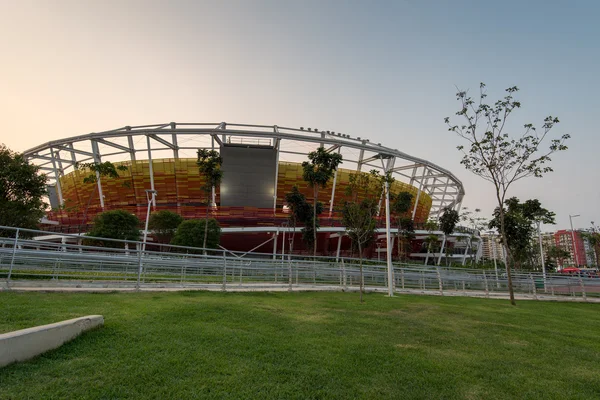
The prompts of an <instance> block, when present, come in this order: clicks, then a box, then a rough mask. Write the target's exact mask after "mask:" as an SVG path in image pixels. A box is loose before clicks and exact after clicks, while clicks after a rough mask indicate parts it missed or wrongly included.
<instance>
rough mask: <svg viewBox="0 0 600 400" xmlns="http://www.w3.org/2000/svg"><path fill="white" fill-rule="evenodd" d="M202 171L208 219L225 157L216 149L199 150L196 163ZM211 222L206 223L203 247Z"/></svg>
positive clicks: (204, 246)
mask: <svg viewBox="0 0 600 400" xmlns="http://www.w3.org/2000/svg"><path fill="white" fill-rule="evenodd" d="M196 164H197V165H198V169H199V171H200V175H202V177H203V178H204V186H203V189H204V193H206V220H207V221H208V216H209V212H210V207H211V204H210V203H211V194H212V190H213V188H214V187H217V186H219V184H220V183H221V179H222V178H223V171H222V170H221V165H222V164H223V158H222V157H221V155H220V154H219V153H218V152H217V151H215V150H206V149H200V150H198V161H197V163H196ZM209 225H210V223H207V224H204V240H203V242H202V247H203V248H206V245H207V242H206V241H207V238H208V228H209Z"/></svg>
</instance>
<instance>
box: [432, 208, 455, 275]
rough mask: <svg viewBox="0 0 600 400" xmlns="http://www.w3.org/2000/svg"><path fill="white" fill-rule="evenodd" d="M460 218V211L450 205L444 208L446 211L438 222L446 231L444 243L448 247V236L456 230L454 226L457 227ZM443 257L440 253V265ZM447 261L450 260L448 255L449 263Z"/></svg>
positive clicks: (443, 230)
mask: <svg viewBox="0 0 600 400" xmlns="http://www.w3.org/2000/svg"><path fill="white" fill-rule="evenodd" d="M459 220H460V216H459V215H458V211H456V210H453V209H451V208H448V207H445V208H444V212H443V213H442V215H441V217H440V219H439V221H438V222H439V225H440V230H441V231H442V232H444V244H445V245H446V248H448V245H447V237H448V235H451V234H452V232H454V228H456V224H457V223H458V221H459ZM442 246H443V245H442ZM440 253H443V249H441V250H440ZM441 259H442V256H441V254H440V258H439V259H438V263H437V264H438V265H439V264H440V261H441ZM447 261H448V257H446V263H447Z"/></svg>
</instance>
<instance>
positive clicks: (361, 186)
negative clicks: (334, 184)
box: [342, 170, 385, 303]
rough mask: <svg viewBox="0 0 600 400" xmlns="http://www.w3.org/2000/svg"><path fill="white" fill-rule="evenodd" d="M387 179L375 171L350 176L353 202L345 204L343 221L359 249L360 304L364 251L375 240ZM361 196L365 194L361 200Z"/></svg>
mask: <svg viewBox="0 0 600 400" xmlns="http://www.w3.org/2000/svg"><path fill="white" fill-rule="evenodd" d="M384 179H385V177H383V176H381V175H379V172H377V171H375V170H373V171H371V172H369V173H364V172H363V173H356V174H352V175H350V180H349V184H348V187H347V188H346V195H347V196H350V197H351V199H352V200H350V201H346V202H344V205H343V208H342V220H343V223H344V226H345V227H346V232H347V233H348V236H349V237H350V239H351V240H352V242H353V243H354V244H356V246H357V247H358V258H359V260H360V261H359V268H360V302H361V303H362V302H363V292H364V276H363V254H362V253H363V249H364V248H365V247H366V246H367V245H368V244H369V243H370V242H371V241H372V240H373V237H374V235H375V228H376V226H377V221H376V220H375V216H376V215H377V209H378V199H379V197H380V195H381V192H382V189H383V183H384V181H383V180H384ZM359 194H363V196H361V197H363V198H362V199H359Z"/></svg>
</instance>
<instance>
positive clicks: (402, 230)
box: [390, 192, 415, 259]
mask: <svg viewBox="0 0 600 400" xmlns="http://www.w3.org/2000/svg"><path fill="white" fill-rule="evenodd" d="M391 197H392V199H391V200H392V204H391V207H390V208H391V210H390V211H391V212H392V214H393V215H394V216H395V217H396V224H397V225H398V233H397V235H396V239H397V242H398V244H397V246H398V259H400V257H401V249H402V248H403V247H404V246H405V241H406V240H410V239H411V238H412V236H413V234H414V231H415V229H414V224H413V220H412V218H411V217H409V216H408V215H407V213H408V211H409V210H410V206H411V204H412V199H413V195H412V193H409V192H400V193H398V194H397V195H395V196H391Z"/></svg>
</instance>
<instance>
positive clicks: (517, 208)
mask: <svg viewBox="0 0 600 400" xmlns="http://www.w3.org/2000/svg"><path fill="white" fill-rule="evenodd" d="M504 203H505V205H506V208H504V207H503V210H504V211H503V213H504V235H505V237H504V238H505V239H506V240H504V238H503V241H505V242H506V243H507V245H508V247H509V249H510V251H511V254H512V257H513V261H514V262H515V265H516V266H518V267H519V268H522V267H523V265H524V263H525V262H527V261H528V260H531V258H532V255H533V254H535V251H536V250H535V249H536V248H537V247H536V246H535V245H534V240H533V239H534V235H535V232H536V227H535V225H536V223H537V221H540V222H541V223H544V224H554V223H555V220H554V219H555V214H554V213H553V212H552V211H548V210H547V209H545V208H543V207H542V205H541V203H540V201H539V200H537V199H533V200H527V201H525V202H524V203H521V202H520V201H519V199H518V198H516V197H511V198H510V199H507V200H506V201H505V202H504ZM500 224H501V216H500V209H499V208H498V207H497V208H496V209H495V210H494V218H493V219H492V220H491V221H490V223H489V227H490V228H496V229H499V228H500ZM501 238H502V235H501Z"/></svg>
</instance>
